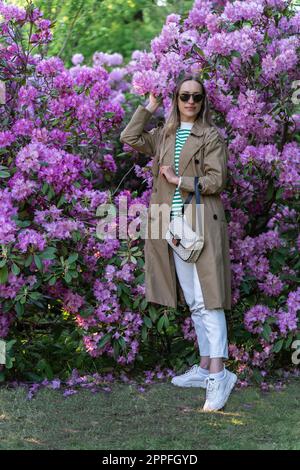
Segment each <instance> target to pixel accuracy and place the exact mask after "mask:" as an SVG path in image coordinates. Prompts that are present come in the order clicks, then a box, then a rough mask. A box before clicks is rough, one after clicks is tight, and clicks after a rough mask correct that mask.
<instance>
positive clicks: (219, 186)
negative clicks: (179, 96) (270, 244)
mask: <svg viewBox="0 0 300 470" xmlns="http://www.w3.org/2000/svg"><path fill="white" fill-rule="evenodd" d="M151 117H152V113H151V112H150V111H148V110H147V109H146V108H145V107H143V106H141V105H139V106H138V108H137V110H136V111H135V113H134V114H133V116H132V118H131V120H130V122H129V123H128V124H127V126H126V128H125V129H124V130H123V131H122V133H121V135H120V140H121V142H123V143H127V144H128V145H130V146H131V147H133V148H134V149H136V150H138V151H139V152H141V153H145V154H147V155H149V156H153V157H154V158H153V164H152V173H153V188H152V194H151V198H150V204H149V209H148V212H147V214H148V215H147V217H148V220H147V222H148V223H149V224H151V220H153V218H154V217H155V216H153V214H152V211H151V208H152V206H153V205H154V204H162V203H167V205H168V206H169V207H170V208H171V204H172V200H173V195H174V192H175V190H176V186H175V185H174V184H171V183H169V182H168V181H167V180H166V179H165V177H164V176H162V175H160V174H159V168H160V165H172V166H173V168H174V169H175V166H174V154H175V135H170V136H168V137H167V138H166V139H165V142H164V144H163V143H162V142H163V140H162V129H163V127H156V128H154V129H152V130H151V131H145V130H144V128H145V125H146V124H147V122H148V121H149V120H150V118H151ZM227 161H228V149H227V146H226V143H225V142H224V139H223V138H222V136H221V135H220V134H219V132H218V131H217V129H216V128H214V127H205V126H204V124H202V123H201V122H200V121H199V120H197V121H196V122H195V123H194V125H193V127H192V129H191V133H190V135H189V136H188V138H187V140H186V142H185V144H184V146H183V148H182V150H181V154H180V159H179V171H178V175H179V176H182V181H181V184H180V187H179V191H180V193H181V196H182V198H183V201H185V199H186V197H187V196H188V194H189V192H190V191H192V192H194V177H195V176H199V183H201V187H202V189H201V194H200V197H201V210H203V208H204V214H203V212H202V218H203V217H204V247H203V250H202V252H201V254H200V257H199V258H198V260H197V261H196V267H197V272H198V276H199V281H200V284H201V288H202V292H203V299H204V305H205V308H206V309H217V308H223V309H225V310H230V309H231V269H230V254H229V238H228V227H227V221H226V218H225V212H224V208H223V203H222V200H221V198H220V193H221V191H222V190H223V189H224V187H225V185H226V177H227ZM190 204H192V209H191V210H192V213H193V211H194V210H195V207H196V202H195V197H193V198H192V200H191V202H190ZM192 227H193V229H194V230H195V229H196V228H195V225H194V223H192ZM144 254H145V289H146V299H147V300H148V302H154V303H158V304H161V305H165V306H168V307H175V308H177V307H178V304H181V305H183V306H186V302H185V299H184V295H183V291H182V289H181V286H180V285H179V281H178V277H177V274H176V270H175V263H174V259H173V253H172V248H171V247H170V245H169V244H168V242H167V241H166V239H165V238H163V237H160V238H158V239H151V238H146V239H145V246H144Z"/></svg>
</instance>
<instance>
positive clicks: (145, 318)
mask: <svg viewBox="0 0 300 470" xmlns="http://www.w3.org/2000/svg"><path fill="white" fill-rule="evenodd" d="M143 320H144V323H145V325H146V326H147V328H151V327H152V321H151V319H150V318H149V317H147V316H144V318H143Z"/></svg>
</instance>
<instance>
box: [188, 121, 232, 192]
mask: <svg viewBox="0 0 300 470" xmlns="http://www.w3.org/2000/svg"><path fill="white" fill-rule="evenodd" d="M227 162H228V149H227V146H226V142H225V141H224V139H223V138H222V137H221V136H220V134H219V132H218V130H217V129H215V128H214V127H213V128H211V129H210V130H209V132H208V136H207V144H206V145H205V149H204V173H205V176H199V186H201V187H200V191H201V194H219V193H221V192H222V191H223V189H224V188H225V186H226V180H227ZM180 189H184V190H185V191H189V192H194V191H195V190H194V176H181V183H180Z"/></svg>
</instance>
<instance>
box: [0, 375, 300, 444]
mask: <svg viewBox="0 0 300 470" xmlns="http://www.w3.org/2000/svg"><path fill="white" fill-rule="evenodd" d="M299 384H300V381H299V379H293V380H291V381H290V382H289V383H288V384H287V386H286V387H285V388H284V389H283V390H282V391H280V392H275V391H272V392H267V393H263V392H261V391H260V390H259V389H258V388H255V387H251V388H248V389H243V390H237V389H235V390H234V392H233V393H232V395H231V396H230V399H229V401H228V403H227V405H226V408H225V410H224V411H220V412H215V413H209V414H208V413H204V412H203V411H202V406H203V403H204V397H205V390H203V389H197V388H187V389H185V388H178V387H174V386H173V385H172V384H170V383H159V384H154V385H151V386H149V388H147V390H146V392H145V393H140V392H138V391H137V390H136V388H135V387H134V386H132V385H125V384H120V383H116V384H114V385H113V386H112V392H110V393H107V392H100V393H98V394H92V393H91V392H88V391H86V390H81V391H79V392H78V394H76V395H72V396H69V397H67V398H65V397H63V396H62V393H61V392H59V391H56V390H49V389H43V390H41V391H39V392H38V394H37V395H36V397H35V398H34V399H33V400H31V401H29V400H27V398H26V392H25V390H24V389H23V388H18V389H16V390H13V389H8V388H5V387H2V388H0V449H14V450H21V449H51V450H54V449H96V450H100V449H106V450H116V449H120V450H123V449H127V450H137V449H144V450H201V449H211V450H221V449H232V450H238V449H243V450H245V449H249V450H254V449H261V450H269V449H274V450H275V449H276V450H300V387H299Z"/></svg>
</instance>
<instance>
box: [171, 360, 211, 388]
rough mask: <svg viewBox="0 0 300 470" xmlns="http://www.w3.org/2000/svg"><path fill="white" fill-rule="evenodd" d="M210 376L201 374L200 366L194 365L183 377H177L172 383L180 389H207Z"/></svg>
mask: <svg viewBox="0 0 300 470" xmlns="http://www.w3.org/2000/svg"><path fill="white" fill-rule="evenodd" d="M207 377H208V375H207V376H206V375H204V374H202V373H201V372H200V366H198V365H197V364H194V365H193V366H192V367H191V368H190V369H189V370H187V371H186V372H185V373H184V374H182V375H176V376H175V377H173V378H172V380H171V383H172V384H173V385H177V386H178V387H202V388H206V379H207Z"/></svg>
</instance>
